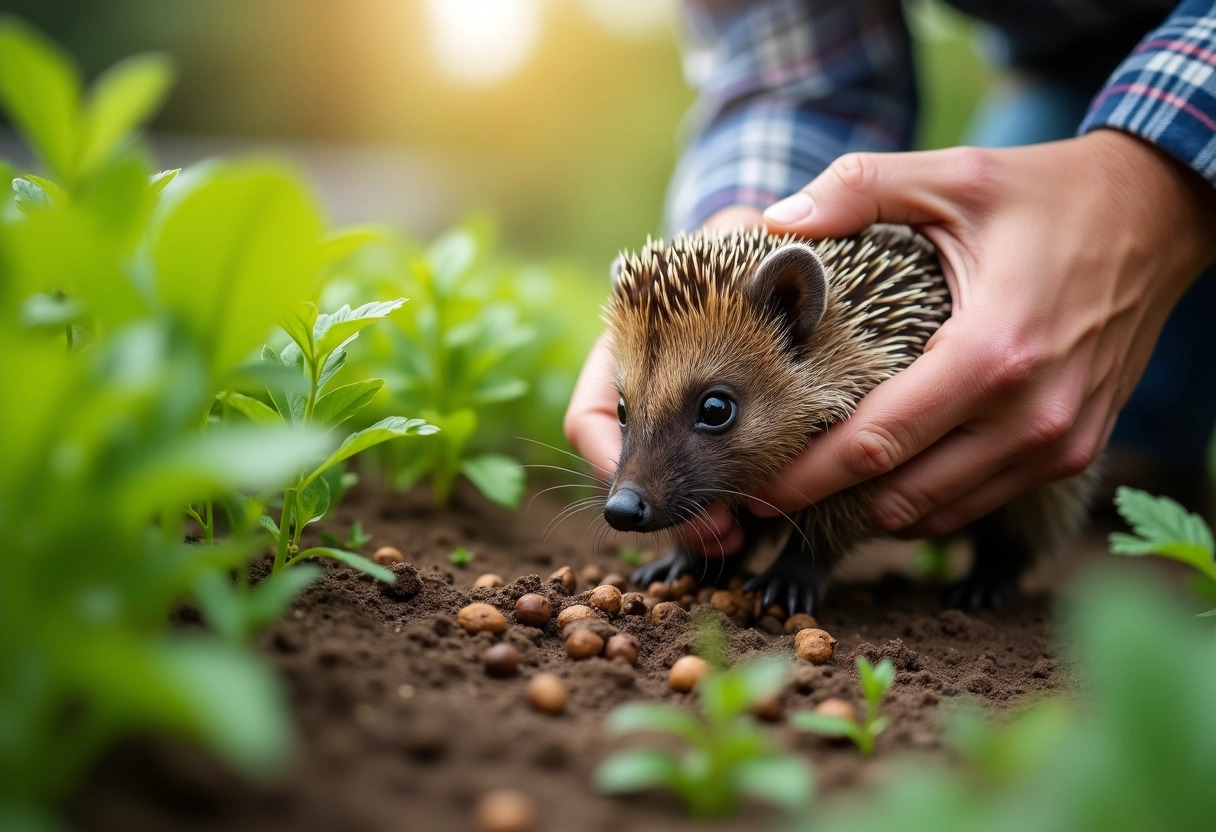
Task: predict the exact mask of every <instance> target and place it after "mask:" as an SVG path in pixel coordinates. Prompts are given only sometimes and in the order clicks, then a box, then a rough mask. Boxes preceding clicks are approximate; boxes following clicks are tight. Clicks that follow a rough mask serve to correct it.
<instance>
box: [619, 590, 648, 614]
mask: <svg viewBox="0 0 1216 832" xmlns="http://www.w3.org/2000/svg"><path fill="white" fill-rule="evenodd" d="M647 612H648V610H647V609H646V598H645V596H643V595H642V593H640V592H626V593H625V594H624V595H622V596H621V615H645V614H646V613H647Z"/></svg>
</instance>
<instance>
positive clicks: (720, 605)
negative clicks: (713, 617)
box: [709, 589, 743, 615]
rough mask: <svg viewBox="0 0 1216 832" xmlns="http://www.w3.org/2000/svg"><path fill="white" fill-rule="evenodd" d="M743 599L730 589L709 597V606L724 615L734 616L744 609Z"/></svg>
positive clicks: (721, 590) (719, 591)
mask: <svg viewBox="0 0 1216 832" xmlns="http://www.w3.org/2000/svg"><path fill="white" fill-rule="evenodd" d="M742 600H743V599H742V598H740V597H739V596H738V595H736V594H735V593H733V592H731V591H730V590H728V589H720V590H718V591H717V592H715V593H714V594H713V595H711V596H710V597H709V605H710V606H711V607H713V608H714V609H716V610H718V611H719V612H721V613H723V614H724V615H734V614H735V613H737V612H739V611H740V610H742V609H743V604H742Z"/></svg>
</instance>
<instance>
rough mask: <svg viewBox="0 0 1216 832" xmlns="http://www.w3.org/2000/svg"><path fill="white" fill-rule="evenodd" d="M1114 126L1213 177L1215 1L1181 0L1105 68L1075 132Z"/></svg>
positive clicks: (1215, 164)
mask: <svg viewBox="0 0 1216 832" xmlns="http://www.w3.org/2000/svg"><path fill="white" fill-rule="evenodd" d="M1099 127H1113V128H1115V129H1117V130H1123V131H1125V132H1127V133H1131V134H1132V135H1135V136H1139V137H1140V138H1142V139H1144V140H1146V141H1149V142H1152V143H1153V144H1155V145H1157V146H1158V147H1160V148H1161V149H1162V150H1164V151H1166V152H1167V153H1169V154H1170V155H1172V156H1174V157H1175V158H1177V159H1178V160H1180V161H1181V162H1183V163H1184V164H1185V165H1187V166H1188V167H1190V168H1192V169H1194V170H1195V171H1196V172H1198V173H1199V174H1200V175H1201V176H1203V177H1204V178H1205V179H1207V181H1208V182H1210V183H1212V184H1213V185H1216V2H1212V0H1185V2H1183V3H1180V4H1179V5H1178V7H1177V8H1176V9H1175V10H1174V12H1173V14H1171V15H1170V16H1169V17H1168V18H1167V19H1166V21H1165V22H1164V23H1163V24H1161V26H1159V27H1158V28H1157V29H1155V30H1153V31H1152V32H1150V33H1149V34H1148V35H1147V36H1146V37H1145V38H1144V40H1142V41H1141V42H1140V45H1139V46H1137V47H1136V49H1135V51H1133V52H1132V54H1131V55H1130V56H1128V58H1127V59H1126V60H1125V61H1124V62H1123V63H1122V64H1120V65H1119V67H1118V68H1117V69H1116V70H1115V72H1114V74H1112V75H1111V77H1110V79H1109V81H1108V82H1107V84H1106V87H1105V88H1104V89H1103V90H1102V91H1101V92H1100V93H1099V94H1098V96H1097V97H1096V98H1095V99H1094V102H1093V105H1092V107H1091V108H1090V111H1089V114H1088V115H1087V116H1086V117H1085V120H1084V121H1083V122H1082V123H1081V127H1080V128H1079V130H1078V131H1077V132H1078V133H1087V132H1089V131H1090V130H1094V129H1096V128H1099Z"/></svg>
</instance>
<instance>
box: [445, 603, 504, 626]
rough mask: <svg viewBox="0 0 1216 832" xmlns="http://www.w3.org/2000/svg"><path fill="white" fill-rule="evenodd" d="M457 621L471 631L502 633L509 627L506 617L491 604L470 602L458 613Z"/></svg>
mask: <svg viewBox="0 0 1216 832" xmlns="http://www.w3.org/2000/svg"><path fill="white" fill-rule="evenodd" d="M456 623H457V624H459V625H460V626H461V627H462V628H463V629H464V630H465V631H466V632H470V633H483V632H485V633H501V632H502V631H503V630H505V629H507V619H506V617H505V616H504V615H503V614H502V613H500V612H499V611H498V610H496V609H495V608H494V607H492V606H490V605H489V604H485V603H482V602H480V601H478V602H476V603H472V604H469V605H468V606H466V607H464V608H463V609H461V611H460V612H458V613H456Z"/></svg>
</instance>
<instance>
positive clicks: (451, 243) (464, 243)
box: [426, 229, 477, 293]
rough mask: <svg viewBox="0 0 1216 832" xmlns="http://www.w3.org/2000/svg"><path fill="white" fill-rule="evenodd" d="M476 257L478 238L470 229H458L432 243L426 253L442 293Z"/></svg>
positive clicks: (462, 273)
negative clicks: (475, 237)
mask: <svg viewBox="0 0 1216 832" xmlns="http://www.w3.org/2000/svg"><path fill="white" fill-rule="evenodd" d="M476 257H477V241H476V239H474V237H473V235H472V234H470V233H469V232H468V231H465V230H464V229H456V230H455V231H450V232H448V233H447V234H444V235H443V236H442V237H440V238H439V239H438V240H436V241H435V242H434V243H432V244H431V247H430V249H428V250H427V253H426V265H427V267H428V268H429V269H430V271H431V273H432V274H433V275H434V277H435V283H436V284H437V285H438V288H439V289H440V290H441V293H446V292H447V291H448V290H450V289H451V288H452V287H453V286H454V284H455V283H456V281H457V280H459V279H460V277H462V276H463V275H464V273H465V272H467V271H468V270H469V267H471V266H472V265H473V260H474V259H475V258H476Z"/></svg>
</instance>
